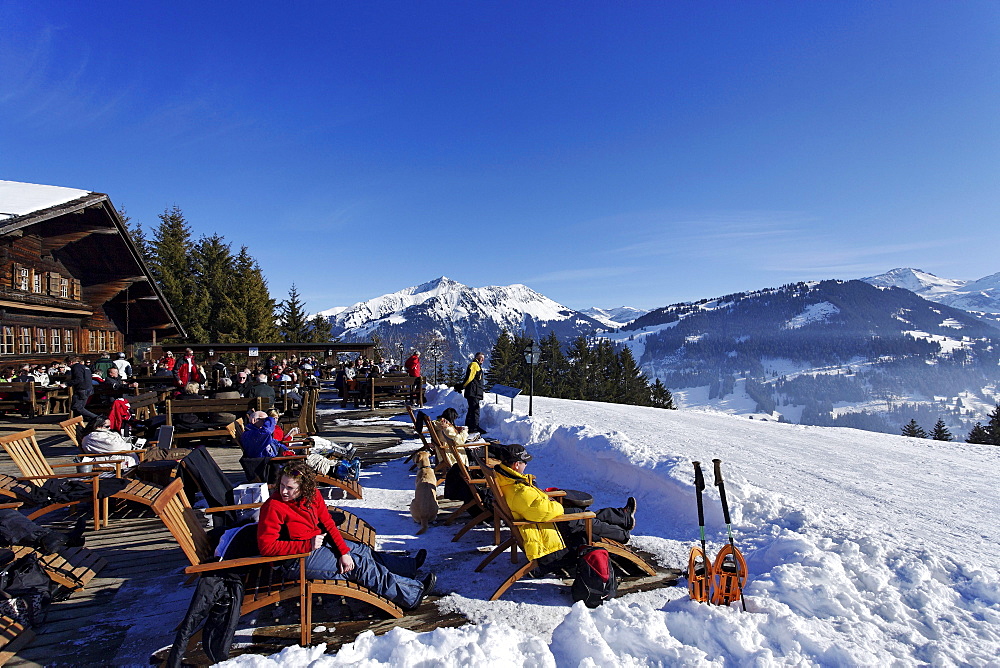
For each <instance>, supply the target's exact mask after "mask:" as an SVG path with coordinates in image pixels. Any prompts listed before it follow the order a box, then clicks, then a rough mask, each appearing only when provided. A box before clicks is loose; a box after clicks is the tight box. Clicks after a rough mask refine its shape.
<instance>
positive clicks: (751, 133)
mask: <svg viewBox="0 0 1000 668" xmlns="http://www.w3.org/2000/svg"><path fill="white" fill-rule="evenodd" d="M998 63H1000V3H998V2H995V1H990V2H943V1H936V2H919V1H913V2H880V3H872V2H800V1H795V2H700V1H698V2H695V1H692V2H630V3H622V2H610V1H609V2H587V1H574V2H514V1H512V2H487V1H484V2H433V1H430V2H405V3H395V2H393V3H390V2H370V1H366V2H332V3H319V2H297V3H296V2H292V3H277V2H251V1H246V2H240V3H211V2H197V3H195V2H182V1H178V0H172V1H171V2H157V1H149V2H111V1H108V2H100V3H84V2H70V1H66V2H50V1H46V0H23V1H21V0H18V1H9V0H0V178H4V179H10V180H15V181H27V182H33V183H44V184H51V185H60V186H68V187H74V188H83V189H88V190H95V191H99V192H106V193H108V194H109V195H110V196H111V199H112V201H114V202H115V204H116V205H118V206H120V207H124V208H125V209H127V211H128V213H129V214H130V215H131V216H132V217H133V218H134V219H137V220H139V221H141V222H142V223H143V224H144V225H145V226H146V227H147V228H149V227H150V226H152V225H154V224H155V223H156V222H157V219H156V216H157V214H158V213H161V212H162V211H163V210H164V209H165V208H166V207H169V206H173V205H175V204H176V205H177V206H179V207H180V208H181V209H182V210H183V211H184V213H185V215H186V217H187V219H188V221H189V222H190V223H191V225H192V227H193V228H194V231H195V233H196V234H198V235H200V234H211V233H214V232H218V233H219V234H222V235H223V236H225V237H226V239H227V240H229V241H231V242H232V243H233V244H234V245H235V246H236V247H238V246H239V245H241V244H245V245H247V246H248V247H249V248H250V249H251V251H252V252H253V253H254V254H255V255H256V256H257V257H258V258H259V260H260V262H261V264H262V266H263V267H264V270H265V273H266V274H267V276H268V279H269V283H270V286H271V290H272V293H273V294H274V295H275V296H276V297H279V298H280V297H282V296H284V295H285V294H286V293H287V290H288V287H289V286H290V285H291V284H292V283H293V282H294V283H296V284H297V286H298V288H299V290H300V292H301V293H302V294H303V296H304V297H305V298H306V300H307V306H308V308H310V309H311V310H320V309H323V308H329V307H332V306H337V305H349V304H351V303H354V302H356V301H359V300H363V299H367V298H370V297H373V296H376V295H379V294H383V293H386V292H392V291H395V290H398V289H401V288H403V287H406V286H410V285H416V284H419V283H422V282H425V281H427V280H430V279H432V278H435V277H437V276H440V275H446V276H449V277H451V278H453V279H455V280H458V281H461V282H463V283H466V284H468V285H474V286H480V285H506V284H510V283H525V284H527V285H529V286H531V287H532V288H535V289H536V290H538V291H540V292H542V293H544V294H546V295H548V296H550V297H552V298H553V299H555V300H557V301H560V302H562V303H564V304H566V305H568V306H571V307H574V308H585V307H588V306H594V305H597V306H602V307H612V306H618V305H622V304H627V305H632V306H638V307H645V308H653V307H657V306H662V305H665V304H669V303H673V302H677V301H682V300H693V299H699V298H702V297H711V296H717V295H720V294H724V293H728V292H734V291H738V290H744V289H754V288H761V287H768V286H775V285H780V284H783V283H787V282H791V281H797V280H812V279H824V278H857V277H861V276H867V275H871V274H876V273H881V272H883V271H886V270H888V269H891V268H893V267H897V266H913V267H918V268H922V269H924V270H927V271H930V272H932V273H936V274H938V275H941V276H944V277H948V278H966V279H973V278H979V277H981V276H984V275H987V274H992V273H995V272H997V271H1000V262H998V261H997V260H996V248H997V247H998V246H997V241H998V232H997V229H998V228H1000V225H998V220H997V218H998V215H997V213H998V211H1000V187H998V186H1000V178H998V177H1000V160H998V158H1000V150H998V149H1000V69H998V67H997V64H998Z"/></svg>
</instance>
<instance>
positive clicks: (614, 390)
mask: <svg viewBox="0 0 1000 668" xmlns="http://www.w3.org/2000/svg"><path fill="white" fill-rule="evenodd" d="M593 354H594V363H593V365H592V366H591V371H590V380H591V383H590V386H591V388H592V396H591V401H607V402H614V401H615V396H617V395H618V393H619V390H618V388H619V387H620V386H621V383H622V368H621V360H620V359H619V358H618V355H616V354H615V351H614V348H613V347H612V345H611V342H610V341H608V340H607V339H602V340H601V341H598V343H597V345H596V346H594V347H593Z"/></svg>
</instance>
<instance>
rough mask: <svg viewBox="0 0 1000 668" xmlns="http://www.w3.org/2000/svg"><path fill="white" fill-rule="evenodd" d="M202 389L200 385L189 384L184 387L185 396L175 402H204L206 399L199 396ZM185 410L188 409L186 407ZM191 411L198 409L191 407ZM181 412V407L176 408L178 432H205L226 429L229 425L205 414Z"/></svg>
mask: <svg viewBox="0 0 1000 668" xmlns="http://www.w3.org/2000/svg"><path fill="white" fill-rule="evenodd" d="M200 389H201V387H200V386H199V385H198V383H188V384H187V385H185V386H184V394H181V395H180V396H177V397H175V398H174V401H190V402H192V403H194V402H197V401H204V400H205V397H203V396H201V395H200V394H198V391H199V390H200ZM185 408H187V407H186V406H185ZM191 410H192V411H197V407H196V406H191ZM180 411H181V408H180V407H178V406H175V407H174V414H173V423H174V428H175V429H176V430H177V431H204V430H206V429H219V428H220V427H225V426H226V424H228V423H227V422H224V421H221V420H213V419H211V418H210V417H209V416H208V415H206V414H204V413H197V412H190V413H187V412H185V413H182V412H180Z"/></svg>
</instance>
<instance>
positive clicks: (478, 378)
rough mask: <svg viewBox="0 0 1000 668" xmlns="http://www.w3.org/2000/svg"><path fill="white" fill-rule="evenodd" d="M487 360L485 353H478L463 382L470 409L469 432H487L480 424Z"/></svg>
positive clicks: (467, 424) (468, 415)
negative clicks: (480, 406) (480, 403)
mask: <svg viewBox="0 0 1000 668" xmlns="http://www.w3.org/2000/svg"><path fill="white" fill-rule="evenodd" d="M485 361H486V355H485V353H476V354H475V356H474V357H473V358H472V361H471V362H469V366H468V367H467V368H466V370H465V382H463V383H462V390H463V391H464V393H465V400H466V401H467V402H468V404H469V411H468V413H466V414H465V426H466V427H468V428H469V433H470V434H473V433H479V434H484V433H486V432H485V430H484V429H483V428H482V427H480V426H479V402H480V401H482V400H483V393H484V389H485V388H484V387H483V362H485Z"/></svg>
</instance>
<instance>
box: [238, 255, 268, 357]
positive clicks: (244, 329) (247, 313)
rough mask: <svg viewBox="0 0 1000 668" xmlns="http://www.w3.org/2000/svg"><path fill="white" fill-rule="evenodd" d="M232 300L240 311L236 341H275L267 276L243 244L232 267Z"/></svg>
mask: <svg viewBox="0 0 1000 668" xmlns="http://www.w3.org/2000/svg"><path fill="white" fill-rule="evenodd" d="M234 284H235V290H234V294H235V297H234V301H235V302H236V307H237V309H238V310H239V311H240V314H241V326H240V329H239V335H240V336H239V341H237V342H238V343H275V342H277V341H278V338H279V335H278V328H277V326H276V325H275V308H276V306H277V305H276V304H275V301H274V300H273V299H272V298H271V293H270V291H269V290H268V287H267V280H266V279H265V278H264V274H263V272H261V270H260V265H258V264H257V260H256V259H254V258H253V257H252V256H251V255H250V251H249V250H247V247H246V246H242V247H241V248H240V252H239V253H238V254H237V255H236V260H235V271H234Z"/></svg>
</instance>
